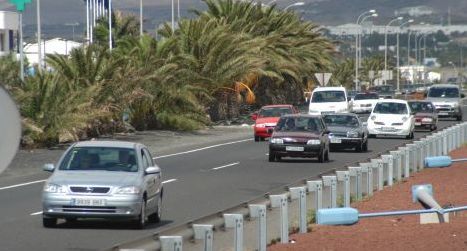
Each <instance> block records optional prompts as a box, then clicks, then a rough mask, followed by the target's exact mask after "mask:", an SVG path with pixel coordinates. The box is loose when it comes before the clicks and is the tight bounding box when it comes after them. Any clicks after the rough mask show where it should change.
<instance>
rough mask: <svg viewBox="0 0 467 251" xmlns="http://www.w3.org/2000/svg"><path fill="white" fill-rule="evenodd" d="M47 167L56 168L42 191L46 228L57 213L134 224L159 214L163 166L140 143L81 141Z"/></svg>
mask: <svg viewBox="0 0 467 251" xmlns="http://www.w3.org/2000/svg"><path fill="white" fill-rule="evenodd" d="M44 170H45V171H49V172H53V174H52V175H51V176H50V178H49V179H48V180H47V182H46V183H45V185H44V189H43V192H42V205H43V214H42V217H43V225H44V227H55V226H56V224H57V219H59V218H63V219H65V220H67V221H74V220H76V219H78V218H105V219H128V220H131V221H132V222H133V224H134V226H135V227H136V228H144V226H145V225H146V223H147V222H159V221H160V219H161V210H162V196H163V187H162V180H161V179H162V178H161V169H160V168H159V167H158V166H157V165H156V164H155V163H154V161H153V158H152V157H151V154H150V153H149V151H148V149H147V147H145V146H144V145H142V144H138V143H133V142H122V141H83V142H78V143H75V144H73V145H72V146H70V147H69V148H68V150H67V151H66V152H65V153H64V154H63V156H62V157H61V158H60V160H59V162H58V164H57V167H55V166H54V165H53V164H46V165H44Z"/></svg>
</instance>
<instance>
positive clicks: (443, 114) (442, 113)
mask: <svg viewBox="0 0 467 251" xmlns="http://www.w3.org/2000/svg"><path fill="white" fill-rule="evenodd" d="M438 115H440V116H447V115H448V113H447V112H440V113H438Z"/></svg>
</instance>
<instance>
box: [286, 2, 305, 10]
mask: <svg viewBox="0 0 467 251" xmlns="http://www.w3.org/2000/svg"><path fill="white" fill-rule="evenodd" d="M302 5H305V3H304V2H296V3H293V4H291V5H289V6H287V7H285V8H284V11H286V10H287V9H288V8H291V7H295V6H302Z"/></svg>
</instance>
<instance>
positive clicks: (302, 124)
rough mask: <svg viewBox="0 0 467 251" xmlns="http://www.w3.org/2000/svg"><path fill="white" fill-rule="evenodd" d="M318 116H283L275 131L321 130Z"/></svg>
mask: <svg viewBox="0 0 467 251" xmlns="http://www.w3.org/2000/svg"><path fill="white" fill-rule="evenodd" d="M322 127H323V126H322V124H321V121H320V119H319V118H308V117H285V118H284V117H283V118H281V119H280V120H279V122H278V123H277V128H276V130H277V131H283V132H284V131H293V132H318V131H321V130H322Z"/></svg>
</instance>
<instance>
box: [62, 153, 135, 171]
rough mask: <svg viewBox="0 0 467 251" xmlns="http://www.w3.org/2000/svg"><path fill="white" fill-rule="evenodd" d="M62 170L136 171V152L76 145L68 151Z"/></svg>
mask: <svg viewBox="0 0 467 251" xmlns="http://www.w3.org/2000/svg"><path fill="white" fill-rule="evenodd" d="M59 169H60V170H64V171H67V170H79V171H85V170H86V171H90V170H91V171H92V170H101V171H102V170H103V171H125V172H136V171H137V170H138V165H137V162H136V154H135V151H134V150H133V149H130V148H113V147H74V148H73V149H71V150H70V151H68V152H67V154H66V156H65V157H64V158H63V160H62V162H61V163H60V166H59Z"/></svg>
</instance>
